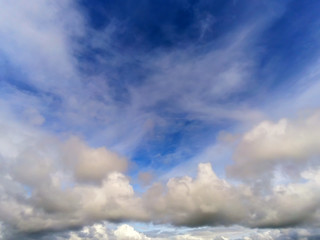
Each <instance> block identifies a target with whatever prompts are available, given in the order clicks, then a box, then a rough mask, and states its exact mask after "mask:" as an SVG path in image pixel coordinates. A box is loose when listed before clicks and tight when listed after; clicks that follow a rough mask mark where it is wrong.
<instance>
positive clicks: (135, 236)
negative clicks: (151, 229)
mask: <svg viewBox="0 0 320 240" xmlns="http://www.w3.org/2000/svg"><path fill="white" fill-rule="evenodd" d="M114 235H115V236H116V237H117V240H151V239H150V238H148V237H147V236H145V235H144V234H142V233H139V232H137V231H136V230H135V229H134V228H133V227H131V226H130V225H128V224H123V225H120V226H119V227H118V228H117V229H116V230H115V231H114Z"/></svg>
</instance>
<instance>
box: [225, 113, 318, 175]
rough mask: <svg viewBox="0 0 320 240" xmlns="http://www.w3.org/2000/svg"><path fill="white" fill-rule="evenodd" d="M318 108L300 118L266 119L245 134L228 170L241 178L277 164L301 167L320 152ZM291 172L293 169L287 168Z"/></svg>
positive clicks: (261, 171)
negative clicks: (273, 120) (275, 120)
mask: <svg viewBox="0 0 320 240" xmlns="http://www.w3.org/2000/svg"><path fill="white" fill-rule="evenodd" d="M319 126H320V115H319V112H318V111H315V112H313V113H311V114H310V113H309V114H308V115H305V116H301V117H300V118H297V119H281V120H279V121H278V122H271V121H263V122H261V123H259V124H258V125H257V126H255V127H254V128H253V129H251V130H250V131H248V132H247V133H245V134H243V136H242V138H241V140H240V143H239V145H238V147H237V149H236V151H235V153H234V157H233V159H234V161H235V164H234V165H232V166H230V168H229V169H228V172H229V174H230V175H232V176H237V177H241V178H257V177H258V176H261V175H263V174H269V173H270V172H272V171H273V170H275V168H276V167H277V166H279V165H280V166H281V165H282V166H284V165H289V166H292V168H298V165H300V166H301V165H306V164H307V163H310V162H312V161H313V160H314V158H317V157H318V156H319V154H320V148H319V146H320V140H319V139H320V134H319V133H320V131H319V130H320V129H319ZM287 173H290V172H289V171H287Z"/></svg>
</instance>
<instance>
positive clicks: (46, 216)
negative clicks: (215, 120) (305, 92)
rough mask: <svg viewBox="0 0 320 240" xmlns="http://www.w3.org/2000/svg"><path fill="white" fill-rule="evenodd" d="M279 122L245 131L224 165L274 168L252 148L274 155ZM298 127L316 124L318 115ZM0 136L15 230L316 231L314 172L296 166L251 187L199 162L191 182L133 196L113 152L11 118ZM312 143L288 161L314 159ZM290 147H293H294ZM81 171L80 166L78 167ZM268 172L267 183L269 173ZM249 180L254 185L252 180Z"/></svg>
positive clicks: (282, 131)
mask: <svg viewBox="0 0 320 240" xmlns="http://www.w3.org/2000/svg"><path fill="white" fill-rule="evenodd" d="M2 119H3V118H2ZM287 121H288V122H289V120H282V121H281V122H280V123H278V124H275V125H273V124H272V123H268V124H267V125H266V123H265V122H263V123H261V124H259V125H258V127H254V128H253V130H250V131H249V132H248V133H245V134H244V135H243V138H242V141H241V142H240V143H239V145H238V147H237V149H236V151H235V165H233V166H232V167H237V168H240V169H244V171H245V170H246V169H245V168H246V167H248V168H249V169H250V171H252V170H253V169H254V168H255V167H256V169H257V171H260V169H261V167H260V165H259V164H264V163H265V162H267V163H268V161H269V163H270V162H271V164H273V165H274V164H275V163H274V161H276V160H277V159H278V155H275V156H274V157H272V156H273V155H271V156H268V158H261V159H262V160H258V159H259V158H258V157H257V156H260V155H258V154H261V156H264V155H263V153H262V152H261V151H262V150H259V149H265V148H264V146H263V144H265V146H266V148H268V147H269V146H272V147H273V148H274V149H275V151H277V150H276V149H277V148H276V146H277V145H272V144H271V145H270V142H269V141H271V140H272V141H275V142H277V141H283V138H284V136H286V134H287V132H286V128H284V126H285V125H283V124H284V123H286V122H287ZM9 122H10V123H9ZM303 123H305V124H311V125H312V124H313V125H315V124H319V118H318V113H315V114H313V115H311V116H310V117H308V118H307V119H306V120H305V121H303ZM305 124H304V125H302V127H300V128H299V129H298V127H297V126H296V125H295V128H293V127H291V128H289V130H288V131H289V133H288V134H291V137H292V138H299V137H300V136H309V131H310V130H309V128H306V127H305ZM261 126H262V127H261ZM266 126H267V127H266ZM313 129H314V128H313ZM1 131H2V133H3V134H2V135H1V137H0V142H1V172H2V175H1V188H0V191H1V199H0V200H1V204H0V213H1V221H3V222H4V223H6V224H8V225H9V226H11V227H13V228H14V229H16V231H18V232H26V233H28V232H29V233H32V232H38V231H44V230H58V229H60V230H63V229H68V228H70V227H80V226H83V225H87V224H90V223H94V222H96V221H103V220H108V221H116V222H118V221H125V220H135V221H153V222H156V223H171V224H174V225H176V226H181V225H182V226H202V225H211V226H215V225H232V224H241V225H243V226H248V227H289V226H297V225H300V226H314V227H317V223H318V222H319V220H320V204H319V203H320V180H319V179H320V168H319V166H316V167H313V168H310V167H309V166H308V165H306V166H304V167H303V168H302V167H299V166H300V165H297V167H299V169H296V172H297V173H298V174H299V176H294V177H291V176H285V177H286V181H285V182H283V181H282V182H281V181H279V182H277V181H273V183H272V184H271V185H269V188H266V186H264V189H259V184H258V183H257V184H247V183H246V181H244V182H242V183H241V182H233V181H231V180H230V179H229V180H225V179H221V178H219V177H218V176H217V175H216V174H215V173H214V171H213V170H212V167H211V164H209V163H205V164H204V163H200V164H199V166H198V174H197V177H196V178H191V177H189V176H184V177H179V178H171V179H169V180H168V182H167V183H166V184H165V185H164V184H162V183H154V184H153V185H152V186H151V187H149V189H147V191H146V192H145V193H144V194H143V195H139V194H137V193H135V191H134V189H133V187H132V185H131V184H130V181H129V178H128V177H127V176H126V175H125V174H124V172H122V173H121V172H120V171H122V170H124V169H125V166H126V164H127V160H125V158H123V157H120V156H118V155H117V154H116V153H113V152H111V151H109V150H107V149H105V148H91V147H89V146H87V145H86V144H85V143H84V142H83V141H82V140H80V139H79V138H76V137H73V138H71V139H69V140H66V141H63V140H59V139H57V138H55V137H53V136H50V135H49V134H48V133H45V132H41V131H38V130H36V129H35V128H34V127H32V126H28V125H21V124H18V123H16V122H14V121H12V120H11V121H1ZM253 137H259V139H261V141H260V142H258V143H257V144H259V148H258V147H256V148H247V149H246V156H251V155H250V153H249V149H252V152H253V153H252V155H253V156H256V157H257V161H255V162H254V161H253V160H251V159H248V161H252V164H243V163H242V162H237V160H238V159H239V158H238V157H243V155H242V154H243V152H244V151H241V149H243V148H244V146H246V145H244V143H246V144H248V143H247V142H249V143H250V141H251V143H252V138H253ZM262 137H264V138H262ZM315 139H317V138H315ZM246 141H247V142H246ZM298 142H299V141H298ZM288 144H289V143H288ZM314 144H316V143H315V141H311V140H309V139H306V138H304V141H303V146H300V145H298V146H299V147H300V149H303V150H305V149H310V150H311V153H310V155H307V153H306V152H304V154H302V151H301V150H300V151H298V150H297V151H296V155H294V154H293V153H292V152H290V153H291V155H290V156H291V157H292V158H293V160H292V161H297V160H296V159H300V156H311V154H312V155H314V156H316V154H317V151H316V150H317V149H315V147H314ZM288 146H289V145H288ZM298 146H296V145H295V149H297V148H298ZM246 147H247V146H246ZM75 148H76V149H77V150H78V151H75ZM269 148H270V147H269ZM239 149H240V150H239ZM270 151H271V150H270ZM305 151H306V150H305ZM80 153H81V154H80ZM281 153H282V152H281ZM284 153H286V151H285V150H284ZM284 153H283V154H284ZM237 154H239V155H237ZM240 159H243V158H240ZM286 161H289V160H286ZM261 162H262V163H261ZM277 163H278V164H281V163H282V162H281V161H278V162H277ZM240 164H243V165H240ZM255 164H257V166H256V165H255ZM314 164H315V163H314ZM82 165H85V166H84V167H83V168H82ZM267 170H268V169H267ZM269 171H270V176H271V177H272V174H273V173H274V171H272V169H270V170H269ZM283 174H284V173H283ZM91 176H94V177H96V178H90V177H91ZM238 176H239V175H237V177H238ZM250 177H251V176H250ZM244 179H245V178H244ZM255 179H256V180H257V181H258V180H259V176H256V177H255ZM275 180H276V179H275ZM120 230H121V229H120ZM120 230H119V231H118V232H117V234H118V235H119V234H120V232H121V231H120ZM127 230H128V229H127ZM129 230H130V229H129ZM129 230H128V231H129ZM129 232H130V231H129Z"/></svg>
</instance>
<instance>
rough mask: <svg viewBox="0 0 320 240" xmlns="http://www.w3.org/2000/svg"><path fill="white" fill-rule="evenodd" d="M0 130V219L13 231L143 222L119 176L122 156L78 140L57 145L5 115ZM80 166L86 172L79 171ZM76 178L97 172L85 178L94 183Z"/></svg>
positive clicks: (139, 208) (137, 201) (136, 202)
mask: <svg viewBox="0 0 320 240" xmlns="http://www.w3.org/2000/svg"><path fill="white" fill-rule="evenodd" d="M0 130H1V132H2V134H1V136H0V163H1V164H0V171H1V176H0V196H1V197H0V220H1V221H3V222H5V223H6V224H8V225H10V226H12V227H13V228H15V229H17V231H20V232H29V233H30V232H38V231H43V230H48V229H51V230H52V229H66V228H69V227H75V226H82V225H85V224H88V223H91V222H95V221H99V220H111V221H120V220H122V219H135V220H144V219H145V218H146V213H145V211H144V210H143V207H142V206H141V199H140V198H139V197H137V196H136V195H135V193H134V190H133V188H132V186H131V185H130V183H129V180H128V178H127V176H125V175H124V174H123V173H120V172H119V171H120V170H121V166H125V164H126V160H125V159H124V158H122V157H119V156H118V155H117V154H115V153H112V152H110V151H108V150H106V149H105V148H97V149H95V148H91V147H89V146H87V145H86V144H85V143H84V142H82V141H81V140H79V139H77V138H71V139H70V140H68V141H66V142H65V141H60V140H59V139H58V138H56V137H54V136H51V135H50V134H48V133H46V132H42V131H39V130H37V129H35V128H33V127H32V126H27V125H22V124H18V123H16V122H15V121H12V119H8V118H4V117H3V118H1V119H0ZM76 148H78V150H79V153H81V156H80V155H78V152H77V151H76ZM68 150H70V152H68ZM118 161H119V164H118ZM117 164H118V165H117ZM83 165H84V166H83ZM79 166H80V167H79ZM119 166H120V167H119ZM81 167H84V168H86V169H85V170H82V172H81V171H79V170H78V168H81ZM118 170H119V171H118ZM83 171H84V172H83ZM81 174H84V176H85V177H87V176H93V175H95V174H96V175H98V177H99V178H95V179H89V180H99V182H95V183H94V184H93V183H84V182H83V181H82V180H83V179H81V181H78V180H79V178H80V176H81V177H82V176H83V175H81ZM90 174H91V175H90ZM99 174H101V175H99ZM86 180H87V178H86Z"/></svg>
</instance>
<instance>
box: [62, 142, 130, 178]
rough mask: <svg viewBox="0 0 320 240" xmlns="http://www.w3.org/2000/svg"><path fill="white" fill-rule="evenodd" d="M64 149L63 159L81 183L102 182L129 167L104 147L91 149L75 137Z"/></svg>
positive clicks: (121, 158)
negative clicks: (109, 175) (111, 174)
mask: <svg viewBox="0 0 320 240" xmlns="http://www.w3.org/2000/svg"><path fill="white" fill-rule="evenodd" d="M63 149H64V150H63V151H64V156H63V158H64V160H65V161H66V162H67V164H69V165H70V166H71V168H73V169H74V176H75V178H76V179H77V180H79V181H89V182H90V181H91V182H101V181H102V180H103V179H104V178H105V177H106V176H107V175H108V174H109V173H111V172H124V171H125V170H126V168H127V165H128V163H127V160H126V159H125V158H124V157H120V156H119V155H117V154H116V153H114V152H111V151H108V150H107V149H106V148H104V147H100V148H96V149H91V148H89V147H88V146H86V145H85V144H84V143H83V142H82V141H81V140H80V139H78V138H75V137H73V138H71V139H69V140H68V141H67V142H66V143H65V145H64V147H63Z"/></svg>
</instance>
